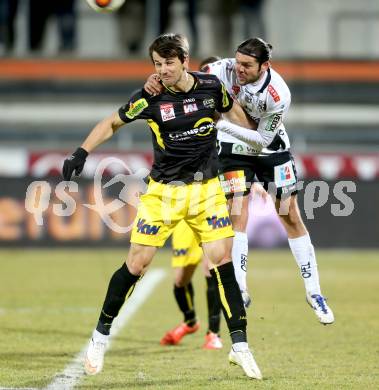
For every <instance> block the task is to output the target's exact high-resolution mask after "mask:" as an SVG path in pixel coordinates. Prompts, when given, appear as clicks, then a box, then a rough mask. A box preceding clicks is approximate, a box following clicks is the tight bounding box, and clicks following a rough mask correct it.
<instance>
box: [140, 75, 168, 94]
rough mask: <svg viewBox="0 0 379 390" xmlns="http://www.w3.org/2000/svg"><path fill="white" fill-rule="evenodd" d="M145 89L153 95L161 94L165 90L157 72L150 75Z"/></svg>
mask: <svg viewBox="0 0 379 390" xmlns="http://www.w3.org/2000/svg"><path fill="white" fill-rule="evenodd" d="M143 89H144V90H145V91H146V92H147V93H148V94H150V95H152V96H157V95H160V94H161V93H162V91H163V87H162V84H161V83H160V82H159V77H158V75H157V74H152V75H150V76H149V77H148V79H147V81H146V83H145V84H144V86H143Z"/></svg>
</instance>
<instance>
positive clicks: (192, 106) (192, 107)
mask: <svg viewBox="0 0 379 390" xmlns="http://www.w3.org/2000/svg"><path fill="white" fill-rule="evenodd" d="M183 110H184V113H185V114H186V115H187V114H192V113H193V112H195V111H197V110H198V108H197V105H196V103H188V104H183Z"/></svg>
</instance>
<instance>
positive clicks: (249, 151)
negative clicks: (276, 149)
mask: <svg viewBox="0 0 379 390" xmlns="http://www.w3.org/2000/svg"><path fill="white" fill-rule="evenodd" d="M257 153H259V150H256V149H254V148H253V147H251V146H248V145H241V144H233V146H232V154H239V155H241V156H255V155H256V154H257Z"/></svg>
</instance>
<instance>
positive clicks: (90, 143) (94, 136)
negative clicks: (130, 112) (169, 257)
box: [81, 112, 125, 153]
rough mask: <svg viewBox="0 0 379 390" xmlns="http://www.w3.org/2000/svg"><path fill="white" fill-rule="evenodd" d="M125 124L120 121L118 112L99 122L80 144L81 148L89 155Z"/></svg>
mask: <svg viewBox="0 0 379 390" xmlns="http://www.w3.org/2000/svg"><path fill="white" fill-rule="evenodd" d="M124 124H125V123H124V122H123V121H122V120H121V118H120V116H119V114H118V112H115V113H113V114H112V115H111V116H109V117H107V118H105V119H103V120H102V121H101V122H99V123H98V124H97V125H96V126H95V127H94V128H93V129H92V131H91V132H90V133H89V135H88V137H87V138H86V140H85V141H84V142H83V144H82V146H81V147H82V148H83V149H85V150H86V151H87V152H88V153H91V152H92V151H93V150H94V149H95V148H96V147H98V146H99V145H101V144H102V143H104V142H105V141H107V140H108V139H109V138H111V137H112V135H113V134H114V133H115V132H116V131H117V130H118V129H119V128H120V127H121V126H122V125H124Z"/></svg>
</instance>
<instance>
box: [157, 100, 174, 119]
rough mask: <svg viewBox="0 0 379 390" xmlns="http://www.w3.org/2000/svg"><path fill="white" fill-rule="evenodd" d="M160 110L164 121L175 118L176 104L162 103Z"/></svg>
mask: <svg viewBox="0 0 379 390" xmlns="http://www.w3.org/2000/svg"><path fill="white" fill-rule="evenodd" d="M160 110H161V117H162V121H163V122H166V121H169V120H171V119H175V111H174V105H173V104H172V103H166V104H161V105H160Z"/></svg>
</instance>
